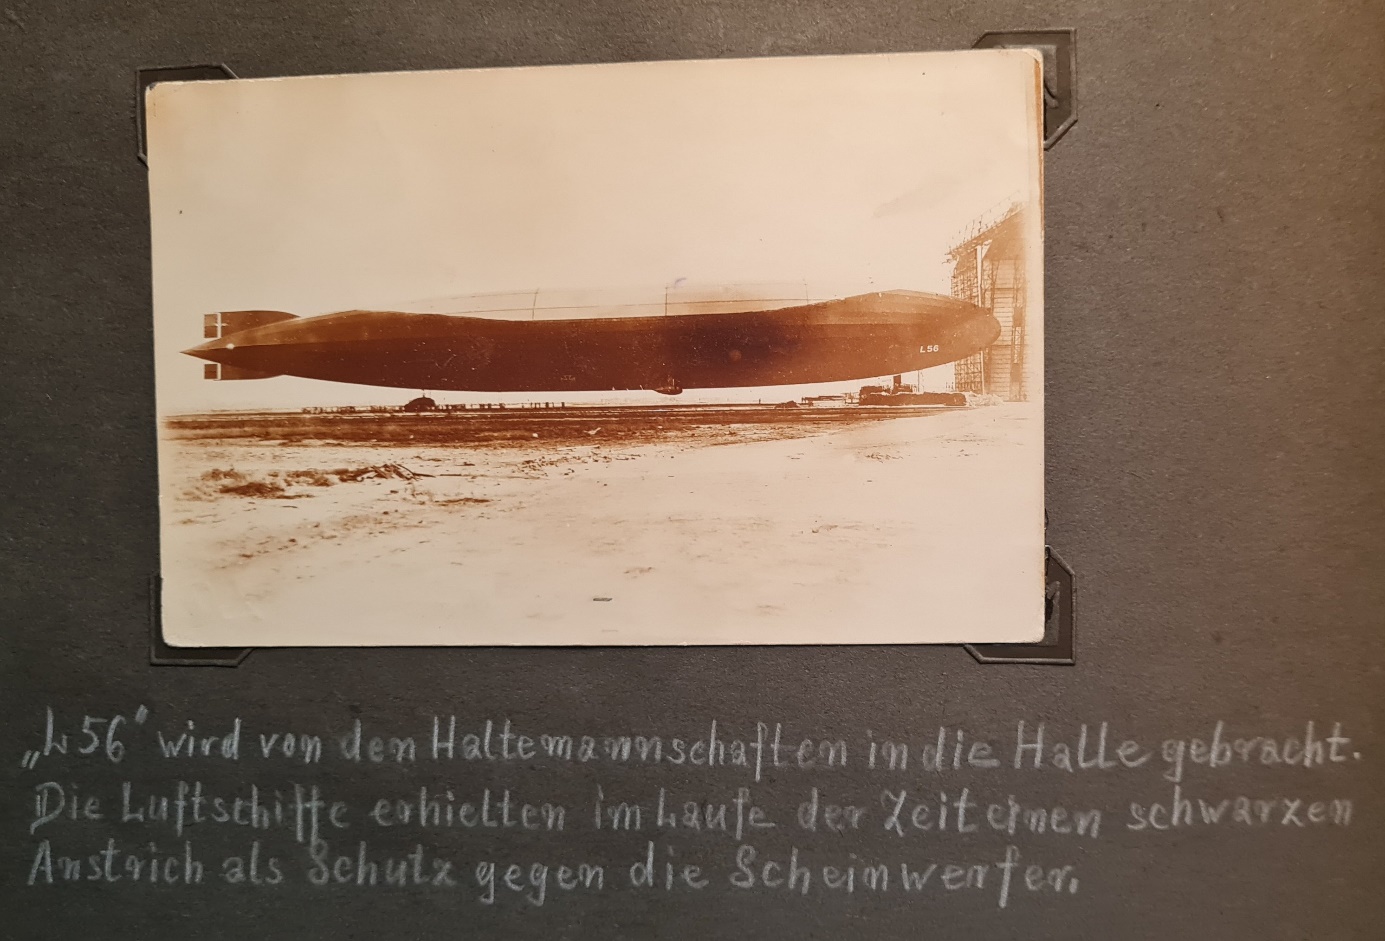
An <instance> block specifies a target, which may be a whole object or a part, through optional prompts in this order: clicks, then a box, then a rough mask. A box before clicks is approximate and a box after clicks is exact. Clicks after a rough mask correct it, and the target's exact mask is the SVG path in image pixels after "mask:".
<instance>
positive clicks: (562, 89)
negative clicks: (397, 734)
mask: <svg viewBox="0 0 1385 941" xmlns="http://www.w3.org/2000/svg"><path fill="white" fill-rule="evenodd" d="M1042 94H1043V90H1042V75H1041V63H1040V58H1039V55H1038V54H1037V53H1035V52H1030V51H1027V50H1000V49H995V50H974V51H966V52H948V53H919V54H899V55H870V56H832V57H810V58H780V59H744V60H724V61H685V62H649V63H633V64H629V63H627V64H612V65H582V66H559V67H543V68H511V69H484V70H465V71H449V72H415V73H390V74H371V75H337V76H323V77H303V78H282V79H253V80H239V79H238V80H230V81H209V82H186V83H162V84H157V85H154V86H153V87H152V88H150V90H149V91H148V93H147V99H146V123H147V128H148V159H149V187H150V207H151V208H150V215H151V224H152V252H153V299H154V325H155V359H156V374H157V400H158V436H159V489H160V515H161V520H160V532H161V557H162V562H161V573H162V589H161V590H162V598H161V609H162V614H161V616H162V622H163V630H164V636H165V639H166V640H167V641H168V642H169V643H170V644H173V645H176V646H190V647H198V646H211V647H257V646H305V645H615V644H623V645H629V644H907V643H955V642H964V641H965V642H986V643H1004V642H1033V641H1036V640H1039V639H1040V638H1041V637H1042V636H1043V632H1044V517H1043V498H1044V491H1043V470H1044V456H1043V447H1044V442H1043V391H1044V383H1043V378H1044V377H1043V257H1042V253H1043V195H1042V154H1043V149H1042V123H1043V122H1042V113H1043V112H1042Z"/></svg>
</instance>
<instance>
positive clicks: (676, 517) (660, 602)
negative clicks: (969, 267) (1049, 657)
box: [162, 404, 1044, 646]
mask: <svg viewBox="0 0 1385 941" xmlns="http://www.w3.org/2000/svg"><path fill="white" fill-rule="evenodd" d="M1042 418H1043V416H1042V411H1041V409H1040V408H1039V407H1038V406H1037V405H1030V404H1008V405H1000V406H992V407H985V408H973V409H959V410H938V411H937V412H936V413H932V414H925V415H912V416H908V417H904V416H901V417H898V418H893V417H892V418H889V419H886V420H873V421H869V422H863V423H861V424H844V425H834V426H831V427H830V428H828V429H825V430H823V429H814V430H813V431H812V432H806V431H805V432H802V434H803V436H799V437H774V436H773V435H772V434H766V433H765V432H764V431H763V429H762V430H760V431H759V432H757V433H756V434H753V435H750V436H739V435H731V434H717V433H715V432H712V433H704V434H701V435H699V436H696V437H687V438H680V439H673V440H655V441H638V440H634V441H631V440H626V441H619V440H617V441H612V442H604V441H602V440H601V436H600V435H594V436H593V437H592V438H591V440H590V442H589V443H579V444H573V445H568V446H561V447H555V446H554V445H553V444H551V443H544V442H540V441H535V442H534V444H533V445H532V446H530V445H518V446H516V445H513V444H510V445H507V446H504V447H496V446H484V447H478V446H467V445H456V446H445V445H437V444H430V445H428V446H426V447H422V448H420V447H417V446H409V445H407V444H401V445H399V446H397V447H396V446H379V445H372V446H362V445H343V444H306V443H305V444H280V443H265V442H253V441H231V440H226V439H204V440H187V439H174V438H169V437H165V440H164V442H163V450H162V459H163V461H164V469H163V473H164V498H163V504H162V512H163V547H162V551H163V554H164V609H163V611H164V615H163V616H164V623H165V632H166V636H167V638H168V640H169V641H170V642H172V643H175V644H179V645H201V646H275V645H318V644H322V645H354V644H367V645H368V644H739V643H773V644H785V643H918V642H957V641H963V640H967V641H985V642H1006V641H1015V642H1018V641H1033V640H1037V639H1039V638H1040V637H1041V636H1042V633H1043V597H1044V593H1043V556H1044V550H1043V541H1044V538H1043V453H1042V448H1043V443H1042V434H1043V421H1042ZM747 437H748V438H749V440H747ZM386 464H395V465H399V466H402V467H404V468H407V469H408V470H409V471H412V472H415V473H419V474H429V475H433V476H427V477H422V476H420V477H417V478H414V479H407V476H405V477H382V476H368V477H367V478H366V479H361V480H354V481H348V482H338V481H339V480H340V476H339V475H334V474H333V473H331V472H332V471H340V470H343V469H347V470H349V469H360V468H363V467H367V466H381V465H386ZM293 472H298V473H297V474H296V475H295V474H293ZM347 476H348V477H349V476H350V475H347ZM245 484H249V485H250V486H249V487H248V488H247V487H245V486H244V485H245ZM236 486H240V487H241V488H242V493H245V492H249V493H256V492H264V493H266V494H279V495H277V496H264V497H257V496H244V495H240V494H237V493H234V492H224V490H223V488H227V487H236ZM281 488H282V493H280V490H281Z"/></svg>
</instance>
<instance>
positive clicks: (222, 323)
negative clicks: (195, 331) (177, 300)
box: [202, 310, 297, 340]
mask: <svg viewBox="0 0 1385 941" xmlns="http://www.w3.org/2000/svg"><path fill="white" fill-rule="evenodd" d="M296 319H297V317H296V316H295V315H294V314H290V313H288V312H286V311H282V310H223V311H220V312H219V313H215V314H205V315H203V317H202V338H203V339H205V340H219V339H221V338H222V337H228V336H230V335H231V334H233V333H240V332H241V331H242V330H250V329H253V328H255V327H264V326H267V325H269V324H272V323H281V322H283V321H285V320H296Z"/></svg>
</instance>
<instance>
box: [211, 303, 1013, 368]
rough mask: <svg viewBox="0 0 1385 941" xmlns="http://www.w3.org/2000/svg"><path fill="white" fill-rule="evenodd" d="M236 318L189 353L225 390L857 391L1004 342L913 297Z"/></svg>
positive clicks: (952, 311) (970, 317) (964, 314)
mask: <svg viewBox="0 0 1385 941" xmlns="http://www.w3.org/2000/svg"><path fill="white" fill-rule="evenodd" d="M241 313H243V314H245V315H246V319H247V320H248V322H250V323H255V324H258V325H257V326H251V327H249V328H248V329H244V330H237V329H235V324H236V322H237V314H235V313H231V314H223V315H220V316H221V317H222V318H223V319H224V321H225V323H226V326H227V329H226V330H224V331H223V332H222V335H221V336H220V337H219V338H217V339H214V340H212V341H211V342H208V343H204V344H203V345H202V346H199V347H196V348H194V349H191V350H188V353H190V354H192V355H194V356H198V357H200V358H202V359H206V360H209V361H211V362H214V363H218V364H221V368H222V370H223V371H224V375H222V376H221V378H239V377H241V376H244V377H246V378H252V377H259V376H272V375H289V376H300V377H305V378H310V379H323V380H331V381H336V382H349V383H357V384H362V385H373V386H390V387H396V388H407V389H432V390H439V391H441V390H455V391H474V392H556V391H607V390H634V389H653V390H656V391H659V392H665V393H677V392H679V391H681V390H683V389H700V388H737V387H748V386H775V385H798V384H806V383H818V382H835V381H844V380H856V379H865V378H870V377H873V376H883V375H889V374H892V373H900V372H907V371H912V370H916V369H926V368H928V367H930V366H938V365H942V364H944V363H950V362H954V361H956V360H959V359H962V358H964V357H966V356H969V355H971V354H973V353H975V352H977V351H978V350H981V349H984V348H985V347H987V346H989V345H990V344H991V343H993V342H994V341H995V339H996V338H997V336H998V335H999V333H1000V326H999V324H998V323H997V322H996V320H995V319H994V317H992V316H991V315H990V313H989V312H988V311H986V310H984V309H983V308H980V307H976V306H974V305H971V304H968V303H965V302H962V301H958V300H955V299H953V298H946V297H941V296H938V295H931V294H921V293H917V292H909V291H888V292H881V293H877V294H864V295H857V296H854V297H848V298H842V299H839V300H831V301H823V302H819V303H811V304H799V305H795V306H788V307H782V308H779V309H775V310H761V311H746V312H730V313H709V314H680V315H671V316H634V317H620V316H616V317H593V318H584V319H569V320H561V319H559V320H555V319H529V320H525V319H492V318H488V317H468V316H457V315H448V314H418V313H405V312H399V311H346V312H343V313H337V314H326V315H323V316H319V317H308V318H295V317H292V316H291V315H288V314H274V313H273V312H262V311H257V312H241ZM276 317H277V318H282V319H279V320H278V322H274V323H265V320H267V319H271V318H276Z"/></svg>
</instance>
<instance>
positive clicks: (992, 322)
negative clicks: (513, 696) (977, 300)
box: [970, 311, 1001, 347]
mask: <svg viewBox="0 0 1385 941" xmlns="http://www.w3.org/2000/svg"><path fill="white" fill-rule="evenodd" d="M970 326H971V331H972V334H973V336H975V337H976V340H977V345H978V346H981V347H986V346H990V345H991V344H992V343H994V342H995V341H996V340H999V339H1000V333H1001V329H1000V321H999V320H996V319H995V315H994V314H992V313H991V312H990V311H982V312H981V313H979V314H977V315H976V316H975V317H973V318H972V320H971V324H970Z"/></svg>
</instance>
